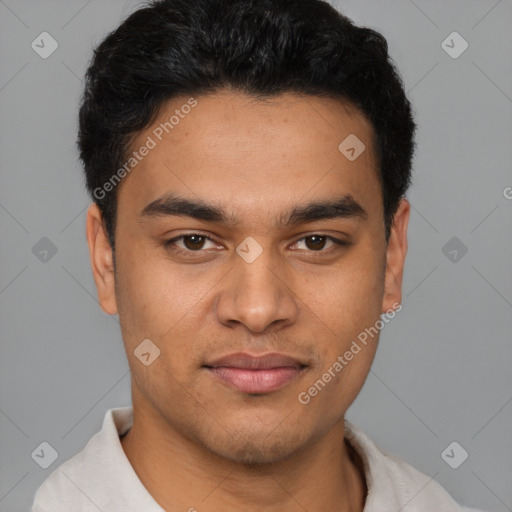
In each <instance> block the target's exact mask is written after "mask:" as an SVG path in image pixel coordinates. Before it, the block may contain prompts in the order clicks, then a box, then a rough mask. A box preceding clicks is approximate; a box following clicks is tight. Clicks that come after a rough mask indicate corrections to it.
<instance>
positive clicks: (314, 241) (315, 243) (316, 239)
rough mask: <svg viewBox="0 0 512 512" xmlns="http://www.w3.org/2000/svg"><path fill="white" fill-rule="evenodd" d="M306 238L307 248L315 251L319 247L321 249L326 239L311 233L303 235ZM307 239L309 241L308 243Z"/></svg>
mask: <svg viewBox="0 0 512 512" xmlns="http://www.w3.org/2000/svg"><path fill="white" fill-rule="evenodd" d="M305 240H306V246H307V248H308V249H311V250H312V251H317V250H320V249H323V248H324V247H325V242H326V241H327V237H325V236H320V235H312V236H307V237H305ZM308 240H309V241H310V242H311V243H308Z"/></svg>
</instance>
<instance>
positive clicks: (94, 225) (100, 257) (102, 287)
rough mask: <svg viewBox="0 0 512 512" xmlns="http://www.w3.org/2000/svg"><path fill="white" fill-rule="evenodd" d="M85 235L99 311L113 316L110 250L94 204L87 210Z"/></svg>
mask: <svg viewBox="0 0 512 512" xmlns="http://www.w3.org/2000/svg"><path fill="white" fill-rule="evenodd" d="M86 234H87V243H88V244H89V256H90V259H91V267H92V273H93V276H94V281H95V283H96V289H97V290H98V300H99V303H100V306H101V309H103V311H104V312H105V313H108V314H109V315H115V314H117V303H116V295H115V276H114V262H113V254H112V248H111V247H110V243H109V241H108V236H107V233H106V230H105V226H104V223H103V217H102V215H101V212H100V209H99V208H98V205H96V204H95V203H93V204H91V206H89V209H88V210H87V222H86Z"/></svg>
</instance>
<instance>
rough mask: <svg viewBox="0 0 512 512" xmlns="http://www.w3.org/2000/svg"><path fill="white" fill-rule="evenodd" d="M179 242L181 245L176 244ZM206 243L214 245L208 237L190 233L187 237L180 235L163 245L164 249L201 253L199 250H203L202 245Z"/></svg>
mask: <svg viewBox="0 0 512 512" xmlns="http://www.w3.org/2000/svg"><path fill="white" fill-rule="evenodd" d="M178 242H181V245H180V244H178ZM206 242H212V244H215V242H214V241H213V239H211V238H210V237H209V236H206V235H201V234H199V233H191V234H187V235H180V236H177V237H175V238H172V239H171V240H167V241H166V242H165V243H164V245H165V247H166V248H169V249H171V250H175V251H178V252H179V251H183V252H201V249H204V245H205V243H206Z"/></svg>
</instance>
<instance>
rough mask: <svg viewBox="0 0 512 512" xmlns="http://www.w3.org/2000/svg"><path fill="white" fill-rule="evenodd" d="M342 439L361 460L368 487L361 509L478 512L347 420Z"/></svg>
mask: <svg viewBox="0 0 512 512" xmlns="http://www.w3.org/2000/svg"><path fill="white" fill-rule="evenodd" d="M345 438H346V439H347V441H348V442H349V443H350V444H351V445H352V446H353V447H354V448H355V449H356V451H357V452H358V455H359V456H360V457H361V460H362V462H363V466H364V472H365V477H366V483H367V486H368V495H367V498H366V505H365V508H364V512H389V510H401V511H402V512H432V511H433V510H442V511H443V512H482V511H478V510H476V509H470V508H466V507H464V506H462V505H460V504H458V503H457V502H456V501H455V500H454V499H453V498H452V496H451V495H450V494H449V493H448V492H447V491H446V490H445V489H444V488H443V487H442V486H441V485H440V484H439V483H438V482H437V481H436V480H435V478H434V477H430V476H428V475H425V474H424V473H422V472H421V471H419V470H417V469H416V468H414V467H413V466H411V465H410V464H408V463H407V462H405V461H404V460H403V459H400V458H399V457H395V456H393V455H391V454H388V453H386V452H384V451H383V450H382V449H381V448H380V447H379V446H378V445H377V444H375V443H374V442H373V441H372V440H371V439H370V438H369V437H368V436H367V435H366V434H365V433H364V432H363V431H362V430H361V429H359V428H358V427H356V426H355V425H353V424H352V423H350V422H348V421H346V422H345ZM434 476H435V475H434Z"/></svg>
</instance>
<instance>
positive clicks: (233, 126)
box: [119, 91, 381, 214]
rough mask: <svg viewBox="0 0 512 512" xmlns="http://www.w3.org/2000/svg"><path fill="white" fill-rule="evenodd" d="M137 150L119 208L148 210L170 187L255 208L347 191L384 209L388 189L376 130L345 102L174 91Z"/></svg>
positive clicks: (277, 208)
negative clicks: (384, 193) (379, 170)
mask: <svg viewBox="0 0 512 512" xmlns="http://www.w3.org/2000/svg"><path fill="white" fill-rule="evenodd" d="M144 146H146V147H151V149H150V150H149V151H143V152H144V153H145V156H143V157H140V153H141V152H142V151H139V150H141V148H143V147H144ZM133 151H135V152H138V153H139V157H138V158H140V160H139V161H138V162H137V165H136V166H135V167H134V169H133V171H131V172H130V173H129V175H128V176H127V177H126V178H124V180H123V183H122V187H120V190H119V209H121V208H122V203H123V202H124V201H127V202H128V203H130V205H131V207H132V209H133V208H134V207H135V208H138V212H140V211H141V210H142V209H143V208H144V207H145V206H146V205H147V204H149V203H150V202H152V201H154V200H155V199H157V198H158V197H161V196H162V195H163V194H166V193H175V194H179V195H182V196H187V197H196V198H198V199H203V200H207V199H208V198H210V199H213V200H215V202H216V203H217V204H226V205H229V207H230V208H232V210H233V211H236V210H238V211H239V213H244V212H245V213H247V214H250V213H254V212H255V211H256V210H258V211H259V212H260V213H261V212H267V213H270V212H271V211H272V212H274V213H275V214H279V212H280V205H283V206H285V204H286V206H288V207H289V206H290V205H292V204H294V203H297V202H298V201H300V200H301V199H304V200H305V199H314V198H318V197H322V198H323V199H328V198H329V197H332V198H334V197H337V196H339V195H340V194H345V195H347V194H349V195H351V196H352V197H354V198H356V199H357V200H358V202H361V201H363V202H364V201H366V202H368V201H370V202H373V203H376V202H377V206H378V203H379V201H380V196H381V191H380V185H379V180H378V174H377V167H376V165H377V164H376V160H375V156H374V155H375V151H374V132H373V127H372V125H371V123H370V122H369V121H368V120H367V119H366V118H365V117H364V116H363V115H362V114H361V113H360V112H359V111H358V110H357V109H356V108H355V107H353V106H352V105H350V104H348V103H343V102H342V101H340V100H334V99H328V98H320V97H313V96H301V95H297V94H291V93H287V94H282V95H279V96H277V97H272V98H265V99H263V100H261V99H256V98H254V97H252V96H248V95H246V94H242V93H237V92H227V91H225V92H219V93H215V94H212V95H209V96H197V97H194V98H193V99H191V98H190V97H186V96H184V97H180V98H174V99H173V100H171V101H168V102H167V103H165V104H164V105H162V108H161V109H160V111H159V114H158V117H157V118H156V120H155V121H154V122H153V123H152V124H151V126H149V127H148V128H146V129H145V130H144V131H142V132H141V133H139V134H138V136H137V137H136V138H135V139H134V141H133V143H132V145H131V148H130V152H133ZM128 156H129V155H128ZM354 157H355V158H354ZM302 202H304V201H302ZM371 207H372V206H371V205H369V209H371Z"/></svg>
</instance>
